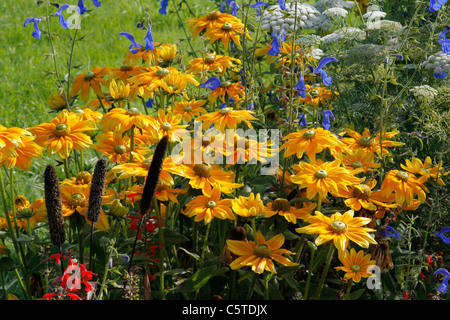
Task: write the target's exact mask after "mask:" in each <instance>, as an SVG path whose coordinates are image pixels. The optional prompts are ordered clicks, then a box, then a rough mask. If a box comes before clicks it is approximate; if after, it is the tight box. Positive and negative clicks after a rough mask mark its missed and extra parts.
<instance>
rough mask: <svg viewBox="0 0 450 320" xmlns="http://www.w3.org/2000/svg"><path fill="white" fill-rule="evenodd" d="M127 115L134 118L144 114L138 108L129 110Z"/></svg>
mask: <svg viewBox="0 0 450 320" xmlns="http://www.w3.org/2000/svg"><path fill="white" fill-rule="evenodd" d="M125 114H126V115H129V116H132V117H136V116H140V115H141V114H142V113H141V112H140V111H139V110H138V109H137V108H130V109H129V110H127V112H125Z"/></svg>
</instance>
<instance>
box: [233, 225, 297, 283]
mask: <svg viewBox="0 0 450 320" xmlns="http://www.w3.org/2000/svg"><path fill="white" fill-rule="evenodd" d="M256 240H257V242H255V241H248V242H247V241H239V240H227V248H228V250H229V251H231V252H232V253H234V254H235V255H238V256H239V257H238V258H236V259H235V260H233V262H231V263H230V268H231V269H233V270H236V269H241V268H243V267H247V266H251V268H252V271H253V272H255V273H258V274H261V273H263V272H264V270H267V271H269V272H272V273H276V272H277V271H276V269H275V264H274V263H273V261H272V259H273V260H275V261H276V262H278V263H280V264H282V265H284V266H289V267H293V266H297V265H298V263H295V262H292V261H291V260H289V259H288V258H286V257H283V254H288V255H292V254H294V252H291V251H289V250H287V249H282V248H281V247H282V246H283V244H284V240H285V239H284V236H283V235H282V234H277V235H275V236H274V237H272V238H270V239H268V240H266V239H265V238H264V236H263V235H262V233H261V231H258V232H256Z"/></svg>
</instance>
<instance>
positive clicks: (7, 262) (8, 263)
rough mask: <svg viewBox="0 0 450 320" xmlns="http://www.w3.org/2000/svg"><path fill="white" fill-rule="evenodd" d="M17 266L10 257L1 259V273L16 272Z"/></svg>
mask: <svg viewBox="0 0 450 320" xmlns="http://www.w3.org/2000/svg"><path fill="white" fill-rule="evenodd" d="M14 268H15V265H14V261H13V259H11V258H9V257H3V258H1V259H0V271H11V270H14Z"/></svg>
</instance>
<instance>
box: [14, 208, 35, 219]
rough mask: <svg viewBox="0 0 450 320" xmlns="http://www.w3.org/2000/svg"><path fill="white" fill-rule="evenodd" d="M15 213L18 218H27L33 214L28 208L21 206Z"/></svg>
mask: <svg viewBox="0 0 450 320" xmlns="http://www.w3.org/2000/svg"><path fill="white" fill-rule="evenodd" d="M17 215H18V217H19V218H22V219H29V218H31V217H33V216H34V213H33V210H31V209H30V208H23V209H22V210H19V211H18V213H17Z"/></svg>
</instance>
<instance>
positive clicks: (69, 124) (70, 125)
mask: <svg viewBox="0 0 450 320" xmlns="http://www.w3.org/2000/svg"><path fill="white" fill-rule="evenodd" d="M82 117H83V116H82V115H81V114H79V113H72V112H71V113H69V111H67V110H63V111H62V112H61V113H60V114H59V115H57V116H56V117H55V118H54V119H53V120H52V121H51V122H50V123H43V124H40V125H37V126H35V127H32V128H29V129H28V130H29V131H30V132H31V133H33V134H34V135H35V136H36V139H35V142H36V143H37V144H39V145H40V146H42V147H44V148H47V153H48V154H49V155H52V154H55V153H58V154H59V155H60V157H61V158H63V159H67V158H68V157H69V154H70V152H71V151H72V149H75V150H84V149H87V148H89V146H90V145H91V144H92V140H91V138H90V137H89V136H88V135H86V134H85V132H86V131H92V130H96V129H97V126H96V125H95V122H93V121H92V120H83V119H82Z"/></svg>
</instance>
